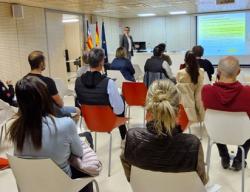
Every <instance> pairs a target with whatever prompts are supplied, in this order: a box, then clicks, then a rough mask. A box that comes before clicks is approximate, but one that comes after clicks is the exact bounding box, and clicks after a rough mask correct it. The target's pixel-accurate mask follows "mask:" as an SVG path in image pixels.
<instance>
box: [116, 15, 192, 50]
mask: <svg viewBox="0 0 250 192" xmlns="http://www.w3.org/2000/svg"><path fill="white" fill-rule="evenodd" d="M121 23H122V27H125V26H130V27H131V35H132V36H133V38H134V41H146V44H147V48H149V49H153V47H154V46H155V45H157V44H158V43H161V42H164V43H166V44H167V49H168V51H186V50H188V49H190V48H191V47H192V46H193V45H195V43H196V30H195V28H196V24H195V23H196V22H195V16H193V15H182V16H166V17H145V18H142V17H140V18H132V19H121Z"/></svg>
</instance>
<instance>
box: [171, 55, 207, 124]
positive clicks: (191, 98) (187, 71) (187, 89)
mask: <svg viewBox="0 0 250 192" xmlns="http://www.w3.org/2000/svg"><path fill="white" fill-rule="evenodd" d="M184 61H185V68H184V69H181V70H179V71H178V73H177V76H176V80H177V85H176V86H177V88H178V89H179V91H180V93H181V96H182V99H181V103H182V104H183V106H184V108H185V111H186V113H187V116H188V119H189V122H190V123H193V122H202V121H203V119H204V109H203V105H202V102H201V89H202V86H203V80H204V70H203V69H201V68H200V67H199V65H198V63H197V60H196V57H195V54H194V53H193V52H192V51H187V52H186V55H185V59H184Z"/></svg>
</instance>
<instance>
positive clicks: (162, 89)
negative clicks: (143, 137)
mask: <svg viewBox="0 0 250 192" xmlns="http://www.w3.org/2000/svg"><path fill="white" fill-rule="evenodd" d="M179 104H180V95H179V92H178V91H177V88H176V87H175V85H174V84H173V83H172V82H171V81H169V80H156V81H154V82H153V83H152V84H151V85H150V87H149V89H148V93H147V99H146V110H147V111H148V112H149V113H151V114H152V118H153V120H154V121H155V127H154V128H155V130H156V132H157V133H158V134H162V133H168V134H169V135H171V133H172V129H173V128H175V126H176V117H177V113H178V110H179Z"/></svg>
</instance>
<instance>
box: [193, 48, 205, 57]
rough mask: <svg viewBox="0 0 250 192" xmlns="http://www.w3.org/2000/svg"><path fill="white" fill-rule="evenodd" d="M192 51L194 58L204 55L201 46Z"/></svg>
mask: <svg viewBox="0 0 250 192" xmlns="http://www.w3.org/2000/svg"><path fill="white" fill-rule="evenodd" d="M192 51H193V53H194V54H195V56H196V57H202V56H203V54H204V48H203V47H202V46H201V45H197V46H194V47H193V49H192Z"/></svg>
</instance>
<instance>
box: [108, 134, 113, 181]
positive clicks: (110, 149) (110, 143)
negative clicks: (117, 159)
mask: <svg viewBox="0 0 250 192" xmlns="http://www.w3.org/2000/svg"><path fill="white" fill-rule="evenodd" d="M111 152H112V134H111V133H110V142H109V172H108V176H109V177H110V172H111Z"/></svg>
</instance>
